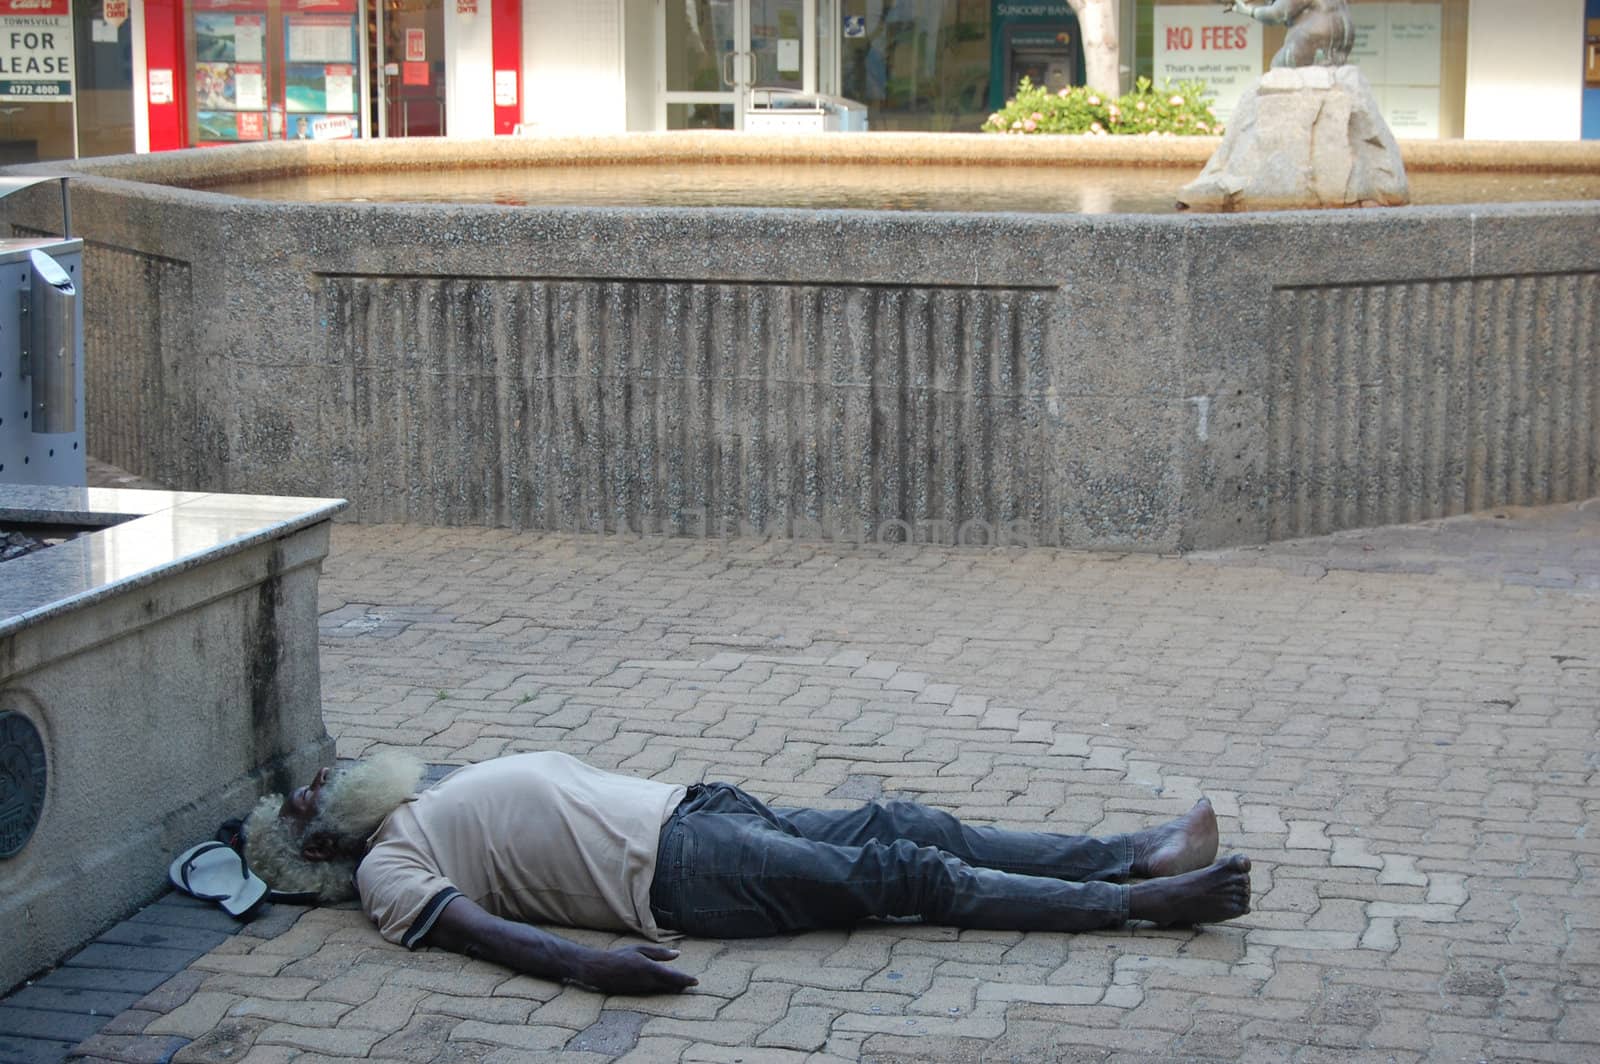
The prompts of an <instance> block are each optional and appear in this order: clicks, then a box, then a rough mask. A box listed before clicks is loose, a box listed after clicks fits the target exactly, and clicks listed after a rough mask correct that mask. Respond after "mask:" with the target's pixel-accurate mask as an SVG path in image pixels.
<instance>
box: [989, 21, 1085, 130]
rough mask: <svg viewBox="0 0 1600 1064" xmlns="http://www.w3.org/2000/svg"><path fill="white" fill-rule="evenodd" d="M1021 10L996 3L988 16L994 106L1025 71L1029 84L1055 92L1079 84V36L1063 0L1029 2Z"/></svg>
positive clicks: (1014, 88)
mask: <svg viewBox="0 0 1600 1064" xmlns="http://www.w3.org/2000/svg"><path fill="white" fill-rule="evenodd" d="M1025 10H1026V11H1027V12H1028V14H1026V15H1014V14H1011V13H1010V12H1011V7H1008V6H1005V5H998V6H997V7H996V14H995V16H994V18H993V20H992V22H991V33H992V34H993V37H992V41H993V44H992V49H993V51H992V54H991V56H990V64H989V70H990V75H989V106H990V108H991V109H994V110H998V109H999V108H1001V107H1004V106H1005V102H1006V101H1007V100H1008V99H1010V98H1011V97H1012V96H1014V95H1016V91H1017V83H1018V82H1019V81H1021V80H1022V79H1023V78H1024V77H1026V78H1027V79H1028V80H1029V81H1031V82H1033V83H1034V84H1035V85H1042V86H1044V87H1045V88H1047V89H1049V90H1051V91H1052V92H1059V91H1060V90H1061V89H1063V88H1066V87H1067V86H1068V85H1081V84H1083V42H1082V41H1081V40H1080V39H1079V35H1078V19H1077V16H1075V15H1074V14H1073V13H1072V9H1071V8H1070V7H1068V6H1067V2H1066V0H1048V2H1043V3H1038V4H1030V5H1028V6H1027V7H1026V8H1025Z"/></svg>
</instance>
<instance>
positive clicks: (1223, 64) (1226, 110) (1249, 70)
mask: <svg viewBox="0 0 1600 1064" xmlns="http://www.w3.org/2000/svg"><path fill="white" fill-rule="evenodd" d="M1155 18H1156V21H1155V49H1154V59H1155V63H1154V65H1153V67H1152V75H1151V76H1152V80H1153V81H1155V83H1156V86H1157V87H1158V88H1159V87H1161V86H1163V85H1165V84H1167V83H1168V82H1171V83H1172V84H1173V85H1178V84H1180V83H1182V82H1185V81H1203V82H1205V83H1206V87H1207V88H1208V89H1209V90H1211V93H1212V100H1211V109H1212V110H1213V111H1215V112H1216V114H1217V118H1218V119H1219V120H1220V121H1222V122H1224V123H1226V122H1227V121H1228V118H1229V116H1230V115H1232V114H1233V109H1234V108H1235V107H1237V106H1238V105H1239V98H1240V97H1241V96H1243V95H1244V91H1245V90H1246V89H1248V88H1249V87H1250V85H1251V84H1252V83H1253V82H1254V81H1255V80H1256V78H1258V77H1260V76H1261V72H1262V70H1263V69H1265V64H1264V63H1263V61H1262V52H1263V49H1264V47H1265V45H1264V43H1263V42H1264V36H1263V33H1262V29H1261V24H1260V23H1258V22H1256V21H1254V20H1253V19H1247V18H1242V17H1240V16H1238V15H1230V14H1227V13H1225V12H1224V11H1223V10H1222V9H1221V8H1217V7H1194V6H1189V5H1178V4H1162V5H1159V6H1157V7H1156V9H1155Z"/></svg>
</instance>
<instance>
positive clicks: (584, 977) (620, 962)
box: [422, 897, 699, 994]
mask: <svg viewBox="0 0 1600 1064" xmlns="http://www.w3.org/2000/svg"><path fill="white" fill-rule="evenodd" d="M422 941H423V942H424V943H425V944H426V945H429V946H438V947H439V948H440V949H447V950H450V951H451V952H452V953H462V954H465V955H466V956H468V957H479V958H482V959H483V960H486V961H493V962H494V963H495V964H502V965H504V966H505V967H507V968H510V969H512V970H513V971H518V972H522V973H523V974H525V975H534V976H538V977H540V978H542V979H556V980H562V979H565V980H570V981H571V982H574V983H579V984H581V985H583V986H586V987H590V988H591V989H594V990H599V991H602V992H604V993H607V994H660V993H665V992H668V991H672V992H676V991H681V990H684V989H685V988H687V987H691V986H694V985H695V984H696V983H697V982H699V980H697V979H696V978H695V977H694V976H692V975H689V974H687V973H686V972H680V971H678V970H677V969H676V968H669V967H668V966H667V965H665V964H662V963H661V962H662V961H670V960H672V959H673V958H675V957H677V955H678V951H677V950H675V949H668V948H667V947H665V946H646V945H639V946H624V947H622V948H621V949H614V950H599V949H591V948H589V947H588V946H580V945H578V944H577V943H576V942H569V941H567V940H566V939H564V938H560V937H558V936H556V935H552V934H549V933H548V932H545V931H541V930H539V929H538V928H537V927H532V926H529V925H528V924H519V923H517V922H515V921H513V920H504V919H502V918H500V917H498V916H495V915H493V914H492V913H489V912H487V911H485V910H484V908H483V907H482V906H480V905H478V904H477V903H476V902H474V901H472V900H471V899H469V898H465V897H456V898H454V899H453V900H451V902H450V903H449V904H448V905H446V906H445V907H444V911H443V912H441V913H440V914H439V919H438V920H437V921H436V922H435V923H434V925H433V927H432V928H430V929H429V930H428V933H427V935H425V936H424V937H423V939H422Z"/></svg>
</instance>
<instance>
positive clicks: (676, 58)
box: [656, 0, 831, 129]
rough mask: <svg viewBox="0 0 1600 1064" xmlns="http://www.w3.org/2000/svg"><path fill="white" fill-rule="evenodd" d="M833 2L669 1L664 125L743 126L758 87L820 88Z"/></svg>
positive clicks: (660, 123)
mask: <svg viewBox="0 0 1600 1064" xmlns="http://www.w3.org/2000/svg"><path fill="white" fill-rule="evenodd" d="M819 2H820V3H822V4H823V5H824V6H825V7H829V8H831V0H663V2H662V13H663V24H662V25H661V26H660V27H659V29H660V32H659V34H658V38H659V39H660V41H661V43H662V48H663V51H664V53H665V54H664V55H663V57H662V64H661V69H662V71H663V72H664V74H665V78H664V81H663V84H662V92H661V95H660V104H659V111H658V114H657V119H656V125H657V127H658V128H661V129H740V128H743V126H744V112H745V107H746V106H747V105H748V103H749V99H750V90H751V89H754V88H761V89H798V90H803V91H807V92H814V91H816V88H817V77H816V70H817V57H816V40H817V32H816V28H817V9H818V4H819Z"/></svg>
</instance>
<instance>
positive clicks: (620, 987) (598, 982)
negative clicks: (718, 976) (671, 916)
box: [573, 946, 700, 994]
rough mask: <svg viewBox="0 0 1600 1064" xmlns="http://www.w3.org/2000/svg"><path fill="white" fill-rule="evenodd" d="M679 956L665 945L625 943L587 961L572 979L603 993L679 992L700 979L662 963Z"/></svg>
mask: <svg viewBox="0 0 1600 1064" xmlns="http://www.w3.org/2000/svg"><path fill="white" fill-rule="evenodd" d="M677 956H678V951H677V950H675V949H668V948H667V947H666V946H624V947H622V948H621V949H614V950H611V951H609V952H606V953H597V954H594V955H593V956H592V957H590V958H588V959H587V960H585V961H584V963H583V966H582V968H581V969H580V970H579V972H578V974H577V975H576V976H574V979H573V981H574V982H577V983H580V984H582V985H583V986H587V987H590V988H591V989H594V990H598V991H600V992H601V993H604V994H666V993H673V994H676V993H679V992H681V991H683V990H686V989H687V988H689V987H691V986H695V985H697V984H698V983H699V982H700V980H698V979H696V978H695V977H694V976H692V975H689V974H688V973H687V972H680V971H678V970H677V969H676V968H669V967H667V966H666V965H665V964H663V963H661V962H662V961H670V960H676V959H677Z"/></svg>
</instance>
